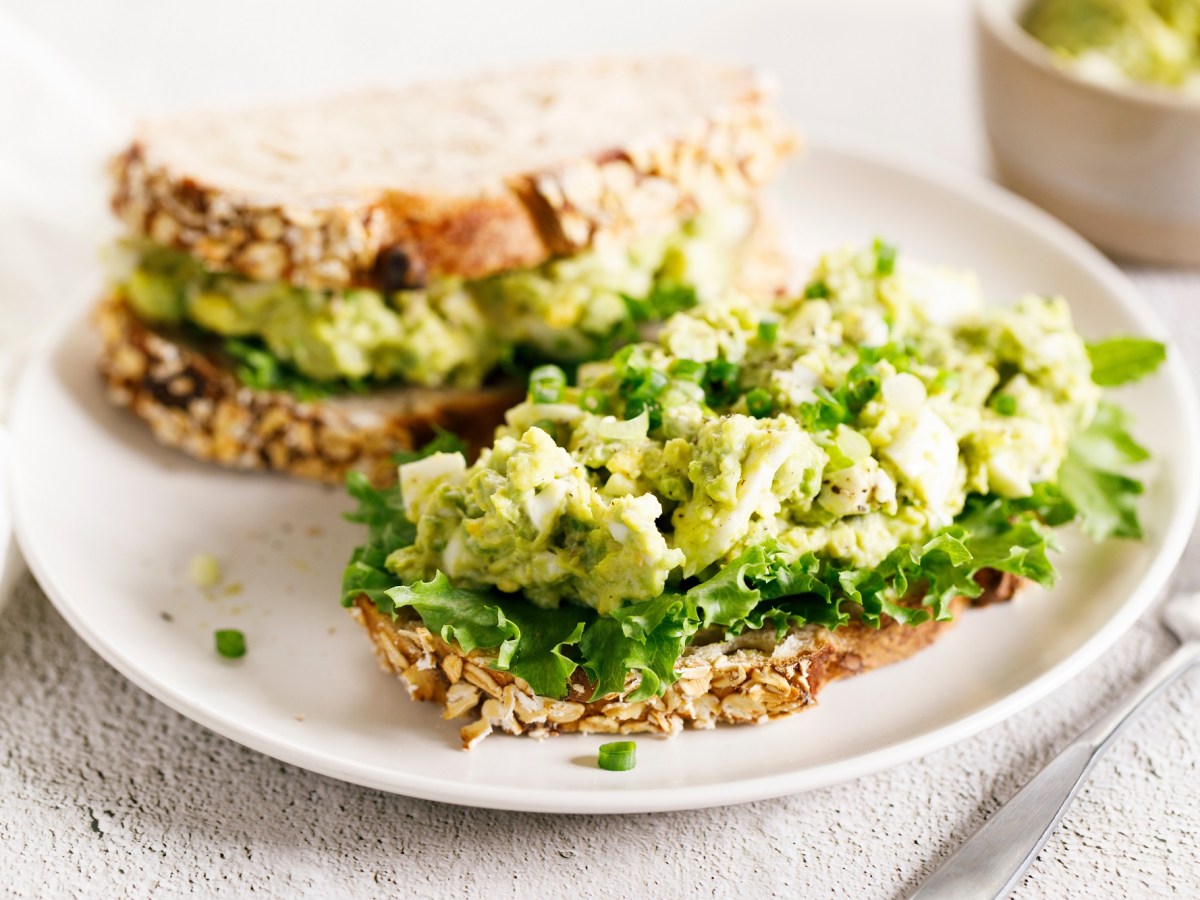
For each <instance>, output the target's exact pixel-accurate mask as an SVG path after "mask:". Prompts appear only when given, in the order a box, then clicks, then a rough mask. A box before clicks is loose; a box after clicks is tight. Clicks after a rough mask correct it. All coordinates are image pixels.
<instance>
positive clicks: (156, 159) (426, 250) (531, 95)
mask: <svg viewBox="0 0 1200 900" xmlns="http://www.w3.org/2000/svg"><path fill="white" fill-rule="evenodd" d="M794 143H795V142H794V139H793V136H792V134H791V132H790V131H789V130H788V128H787V127H786V126H785V125H784V124H783V123H782V121H781V120H780V118H779V116H778V114H777V112H776V111H775V109H774V107H773V105H772V94H771V91H770V90H769V89H768V87H767V86H765V85H764V82H763V81H762V79H760V78H759V76H757V75H756V74H754V73H752V72H748V71H745V70H741V69H734V68H729V67H725V66H719V65H713V64H708V63H703V62H698V61H695V60H686V59H659V60H641V61H630V60H625V61H588V62H574V63H558V64H553V65H545V66H541V67H536V68H530V69H524V70H516V71H511V72H507V73H501V74H490V75H485V76H478V77H475V78H471V79H466V80H461V81H455V82H447V83H442V84H420V85H413V86H409V87H405V88H403V89H397V90H377V91H368V92H361V93H357V94H349V95H344V96H340V97H334V98H331V99H329V100H327V101H323V102H314V103H308V104H303V105H294V106H278V107H273V108H264V109H251V110H245V111H240V112H214V113H193V114H190V115H188V116H186V117H181V118H177V119H174V120H169V121H163V122H159V123H156V124H151V125H148V126H146V127H145V128H144V129H143V131H142V132H141V134H140V135H139V136H138V137H137V139H136V140H135V141H134V142H133V143H132V144H131V145H130V147H129V148H128V149H127V150H126V151H125V152H124V153H123V154H122V155H121V156H120V157H118V159H117V160H116V161H115V163H114V166H113V173H114V179H115V189H114V193H113V198H112V203H113V208H114V210H115V211H116V212H117V214H118V215H119V216H120V218H121V220H122V221H123V223H124V224H125V226H126V229H127V235H126V237H125V239H124V241H123V244H122V253H121V254H120V256H121V257H122V258H123V259H124V261H125V263H124V267H123V271H122V272H121V273H120V274H119V275H118V277H117V279H116V283H115V284H114V286H113V288H112V290H111V291H110V294H109V296H108V297H107V298H106V299H105V300H104V301H103V303H102V305H101V307H100V310H99V313H98V317H99V322H100V325H101V332H102V335H103V340H104V349H103V354H102V360H101V369H102V371H103V373H104V377H105V379H106V381H107V383H108V387H109V393H110V396H111V397H112V398H113V399H114V400H115V401H116V402H117V403H120V404H122V405H126V406H129V407H130V408H132V410H133V411H134V412H135V413H136V414H137V415H138V416H140V417H141V418H143V419H145V420H146V421H147V422H149V424H150V425H151V427H152V428H153V430H154V433H155V435H156V436H157V438H158V439H159V440H160V441H162V442H163V443H166V444H169V445H172V446H176V447H180V448H182V449H184V450H186V451H187V452H189V453H191V454H192V455H194V456H197V457H201V458H204V459H211V460H215V461H217V462H220V463H224V464H227V465H232V466H238V467H243V468H272V469H277V470H282V471H286V472H289V473H292V474H296V475H302V476H307V477H311V478H317V479H321V480H326V481H341V480H342V479H343V478H344V476H345V473H346V472H347V471H349V470H356V471H363V472H366V473H367V474H368V475H369V476H370V477H371V478H373V479H375V480H377V481H382V480H386V479H388V478H394V476H395V468H394V465H393V463H392V454H393V453H395V452H396V451H397V450H400V449H404V448H412V447H413V446H417V445H420V444H421V443H424V442H425V441H426V440H427V439H428V438H430V437H431V436H432V435H433V434H434V430H435V426H442V427H446V428H449V429H452V430H455V431H457V432H459V433H467V434H468V435H470V436H480V435H486V436H488V437H490V435H491V432H492V430H493V429H494V427H495V426H496V425H497V424H498V423H499V422H500V421H501V417H502V414H503V411H504V410H505V409H506V408H507V407H509V406H511V405H512V404H513V403H515V402H517V401H518V400H519V399H520V398H521V396H522V395H523V392H524V386H523V384H522V383H521V382H520V380H519V379H513V378H509V377H506V376H505V373H506V372H511V371H513V369H514V367H515V368H516V369H517V370H518V371H523V370H524V369H526V368H527V367H528V365H530V364H536V363H540V362H548V361H552V362H557V363H561V364H564V365H573V364H575V363H578V362H580V361H581V360H587V359H592V358H597V357H604V356H607V355H608V354H609V353H611V351H612V349H613V348H614V347H616V346H619V345H620V344H621V343H625V342H628V341H629V340H630V339H632V338H636V336H637V333H638V329H639V327H640V326H642V325H644V324H645V323H647V322H654V321H658V320H661V319H663V318H665V317H666V316H667V315H669V314H671V313H673V312H675V311H677V310H679V309H683V308H687V307H689V306H692V305H694V304H696V303H698V302H705V301H707V300H710V299H713V298H717V297H720V296H722V295H723V294H724V293H725V291H726V290H727V289H728V288H729V287H730V285H731V284H732V283H733V282H734V281H735V280H737V281H738V282H739V287H741V288H743V289H745V290H748V291H750V292H752V293H755V292H764V293H770V292H771V291H772V290H773V289H774V288H775V287H776V286H777V285H778V284H779V283H781V279H782V277H783V270H782V266H781V256H780V254H779V253H778V250H777V248H776V246H775V243H774V241H773V240H772V239H771V237H770V235H769V229H764V228H763V227H761V226H762V222H761V221H760V215H759V210H758V194H759V189H760V187H761V186H762V185H763V184H764V183H765V182H766V181H768V180H769V179H770V177H771V176H772V175H773V174H774V173H775V171H776V170H777V168H778V166H779V164H780V163H781V161H782V160H783V159H784V158H785V157H786V156H787V155H788V154H789V153H790V152H791V151H792V150H793V148H794Z"/></svg>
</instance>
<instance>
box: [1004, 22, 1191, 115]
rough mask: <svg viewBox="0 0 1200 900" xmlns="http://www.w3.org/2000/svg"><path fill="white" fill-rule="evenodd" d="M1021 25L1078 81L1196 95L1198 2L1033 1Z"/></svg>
mask: <svg viewBox="0 0 1200 900" xmlns="http://www.w3.org/2000/svg"><path fill="white" fill-rule="evenodd" d="M1023 24H1024V27H1025V29H1026V30H1027V31H1028V32H1029V33H1030V34H1032V35H1033V36H1034V37H1035V38H1037V39H1038V40H1039V41H1041V42H1042V43H1044V44H1045V45H1046V46H1048V47H1049V48H1050V49H1051V50H1053V51H1054V52H1055V54H1057V56H1058V57H1059V58H1060V59H1061V60H1062V61H1063V62H1064V64H1065V65H1066V66H1067V67H1068V68H1069V69H1070V70H1071V71H1073V72H1075V73H1076V74H1078V75H1080V76H1082V77H1085V78H1090V79H1092V80H1094V81H1097V82H1100V83H1103V84H1118V85H1119V84H1123V83H1128V82H1130V81H1135V82H1142V83H1144V84H1151V85H1158V86H1161V87H1166V88H1171V89H1174V90H1179V91H1182V92H1183V93H1184V94H1186V95H1188V96H1193V97H1200V0H1037V2H1035V3H1033V4H1032V5H1031V6H1030V8H1029V10H1028V12H1026V13H1025V16H1024V19H1023Z"/></svg>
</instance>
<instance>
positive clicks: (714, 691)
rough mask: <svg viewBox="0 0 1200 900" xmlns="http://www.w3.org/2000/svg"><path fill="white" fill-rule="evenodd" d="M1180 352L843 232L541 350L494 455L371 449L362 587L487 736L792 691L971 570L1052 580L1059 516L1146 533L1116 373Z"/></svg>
mask: <svg viewBox="0 0 1200 900" xmlns="http://www.w3.org/2000/svg"><path fill="white" fill-rule="evenodd" d="M1164 354H1165V351H1164V348H1163V346H1162V345H1161V344H1159V343H1156V342H1154V341H1150V340H1143V339H1137V338H1115V339H1112V340H1107V341H1102V342H1099V343H1091V344H1089V343H1087V342H1085V341H1084V339H1083V338H1082V337H1081V336H1080V335H1079V334H1078V333H1077V332H1076V331H1075V330H1074V328H1073V327H1072V322H1071V315H1070V310H1069V308H1068V306H1067V303H1066V301H1065V300H1063V299H1061V298H1058V297H1046V296H1032V295H1031V296H1026V297H1024V298H1022V299H1020V300H1019V301H1018V302H1017V303H1015V304H1014V305H1012V306H1007V307H1001V306H990V305H986V304H985V303H984V300H983V296H982V294H981V292H980V289H979V287H978V285H977V283H976V281H975V279H974V277H973V276H971V275H969V274H964V273H958V272H952V271H947V270H940V269H934V268H930V267H927V266H923V265H920V264H917V263H915V262H912V261H909V260H907V259H906V258H903V257H902V256H900V255H899V254H898V253H897V251H896V249H895V248H894V247H892V246H891V245H889V244H886V243H884V242H880V241H877V242H876V243H875V244H874V245H873V246H869V247H866V248H862V249H844V250H839V251H837V252H833V253H830V254H828V255H826V256H825V257H824V258H822V259H821V260H820V262H819V264H818V265H817V266H816V268H815V269H814V270H813V272H812V275H811V278H810V280H809V282H808V284H807V287H806V288H805V289H804V290H803V292H802V293H801V294H800V295H799V296H795V297H792V298H791V299H788V300H785V301H779V302H777V303H776V304H775V305H774V306H772V307H770V308H764V307H763V306H758V305H750V304H743V303H741V302H739V301H737V300H731V301H729V302H725V303H710V304H705V305H703V306H700V307H697V308H695V309H693V310H689V311H685V312H681V313H679V314H677V315H675V316H673V317H672V318H671V319H670V320H669V321H667V322H666V324H665V325H664V326H663V327H662V329H661V330H660V332H659V333H658V335H657V336H656V339H655V340H654V341H652V342H643V343H637V344H631V345H629V346H626V347H624V348H622V349H621V350H619V351H618V352H617V353H616V354H615V355H613V356H612V357H611V358H609V359H607V360H605V361H602V362H590V363H586V364H584V365H581V366H579V367H578V370H577V372H576V373H575V374H574V377H573V378H568V377H567V375H566V373H564V371H563V370H561V369H559V368H557V367H555V366H543V367H540V368H538V369H536V370H535V371H534V372H533V375H532V377H531V379H530V383H529V392H528V397H527V399H526V400H525V402H523V403H521V404H520V405H518V406H516V407H515V408H513V409H511V410H510V411H509V412H508V415H507V419H506V424H505V425H503V426H502V427H501V428H500V429H499V430H498V432H497V434H496V438H495V442H494V444H493V446H492V447H491V448H490V449H487V450H485V451H484V452H483V453H482V455H481V456H480V457H479V459H478V460H477V461H475V462H474V463H470V462H468V460H467V459H466V458H465V457H464V455H463V454H462V453H461V452H458V451H457V450H456V449H455V447H454V446H453V440H452V439H451V437H450V436H449V435H443V436H442V437H441V438H439V439H438V440H437V441H436V442H435V443H434V444H433V445H432V446H430V447H429V448H427V450H426V452H424V453H423V454H417V455H412V456H410V457H408V458H406V459H405V460H404V461H403V462H402V464H401V465H400V467H399V483H398V484H397V485H396V486H395V487H393V488H388V489H384V490H376V489H374V488H372V487H371V486H370V484H369V483H368V482H367V480H366V479H365V478H362V477H358V476H352V477H351V480H350V482H349V488H350V492H351V493H352V494H353V496H354V497H355V498H357V500H358V503H359V507H358V509H357V511H356V512H354V513H352V514H351V518H352V520H353V521H357V522H361V523H363V524H364V525H366V526H367V528H368V529H369V537H368V539H367V541H366V543H365V544H364V545H363V546H361V547H359V548H358V549H357V550H356V551H355V552H354V555H353V558H352V561H351V562H350V565H349V567H348V568H347V570H346V573H345V580H344V586H343V587H344V591H343V602H344V604H345V605H346V606H349V607H353V609H354V612H355V613H356V615H357V616H358V617H359V618H360V619H363V620H364V621H365V623H366V624H367V627H368V630H369V631H370V632H371V635H372V638H373V639H374V640H375V643H376V645H377V647H378V648H379V650H380V658H381V660H383V662H384V665H385V667H387V668H390V669H392V670H393V671H395V672H396V673H397V674H399V675H401V676H402V678H403V679H404V680H405V681H406V682H407V684H408V686H409V688H410V691H411V692H412V693H413V695H414V696H415V697H418V698H420V699H435V700H439V701H442V702H444V703H445V704H446V705H447V715H457V714H463V713H466V712H469V711H472V710H479V712H480V718H479V720H478V721H477V722H476V723H475V724H473V725H471V726H468V728H466V729H464V735H463V736H464V741H466V743H467V744H468V745H470V744H471V743H473V742H474V741H475V740H476V739H478V737H480V736H481V735H483V734H486V733H487V732H488V731H490V730H491V729H492V727H493V726H499V727H502V728H503V730H505V731H509V732H513V733H522V732H523V731H531V732H533V733H545V732H547V731H555V730H565V731H601V732H603V731H608V732H631V731H663V732H667V733H670V732H673V731H676V730H678V729H679V728H680V727H682V724H684V723H691V724H694V725H698V726H701V727H703V726H707V725H711V724H713V723H714V722H716V721H733V722H739V721H741V722H744V721H762V720H764V719H766V718H770V717H773V716H776V715H782V714H785V713H787V712H792V711H795V710H797V709H801V708H803V707H804V706H805V705H808V704H809V703H811V702H812V697H813V695H814V694H815V691H816V689H817V688H818V687H819V686H820V684H821V682H822V680H828V679H831V678H836V677H839V676H840V675H842V674H849V673H850V672H852V671H856V670H857V669H858V668H867V667H870V665H873V664H876V663H878V662H886V661H889V660H890V659H895V658H900V657H901V656H903V655H906V654H908V653H911V652H913V651H914V650H915V649H918V648H919V646H921V645H922V643H927V642H928V638H918V637H917V636H918V635H926V634H932V633H934V632H935V631H936V630H937V629H938V628H939V627H940V624H939V623H942V622H944V621H946V620H948V619H950V618H951V617H952V615H953V613H954V611H955V610H956V609H959V608H962V605H963V598H967V599H968V600H969V599H971V598H980V597H981V595H985V594H987V593H988V592H989V591H992V593H993V594H995V591H994V590H993V589H994V588H995V586H996V584H997V583H999V582H1004V583H1006V584H1007V585H1008V589H1007V593H1008V594H1011V592H1012V587H1013V585H1014V584H1015V583H1017V582H1018V581H1023V580H1028V581H1032V582H1035V583H1037V584H1041V585H1050V584H1051V583H1052V582H1053V581H1054V578H1055V569H1054V566H1053V563H1052V561H1051V558H1050V552H1051V551H1052V550H1054V549H1055V548H1056V542H1055V537H1054V531H1053V529H1054V528H1056V527H1058V526H1062V525H1065V524H1066V523H1068V522H1072V521H1073V522H1076V523H1077V524H1078V526H1079V527H1080V528H1081V529H1082V530H1083V531H1084V532H1085V533H1086V534H1088V535H1089V536H1091V537H1092V538H1094V539H1096V540H1104V539H1106V538H1110V537H1120V538H1136V537H1139V536H1140V533H1141V532H1140V528H1139V524H1138V519H1137V515H1136V509H1135V501H1136V498H1137V495H1138V494H1139V493H1140V492H1141V490H1142V486H1141V484H1140V483H1139V482H1138V481H1136V480H1134V479H1133V478H1131V477H1129V476H1128V475H1126V474H1124V473H1123V471H1122V469H1123V468H1124V467H1125V466H1126V465H1127V464H1131V463H1136V462H1139V461H1141V460H1143V459H1145V458H1146V456H1147V452H1146V451H1145V450H1144V449H1143V448H1142V447H1141V446H1140V445H1139V444H1138V443H1137V442H1136V441H1135V440H1134V439H1133V437H1132V436H1131V435H1130V434H1129V431H1128V424H1127V420H1126V416H1125V414H1124V413H1123V412H1122V411H1121V410H1120V409H1119V408H1118V407H1117V406H1115V405H1113V404H1112V403H1111V402H1110V401H1109V400H1106V399H1105V398H1104V394H1103V389H1104V388H1105V387H1108V386H1112V385H1117V384H1122V383H1124V382H1127V381H1131V380H1134V379H1136V378H1139V377H1141V376H1143V375H1146V374H1148V373H1149V372H1151V371H1153V370H1154V369H1155V368H1156V367H1157V365H1158V364H1159V363H1160V362H1161V361H1162V359H1163V358H1164ZM984 599H1004V596H999V597H997V596H990V597H984ZM882 633H886V634H887V635H888V641H887V643H886V646H885V645H884V644H883V643H881V642H880V641H879V640H878V639H877V638H876V637H874V635H876V634H882ZM909 635H912V637H909ZM855 660H857V662H855ZM856 667H857V668H856Z"/></svg>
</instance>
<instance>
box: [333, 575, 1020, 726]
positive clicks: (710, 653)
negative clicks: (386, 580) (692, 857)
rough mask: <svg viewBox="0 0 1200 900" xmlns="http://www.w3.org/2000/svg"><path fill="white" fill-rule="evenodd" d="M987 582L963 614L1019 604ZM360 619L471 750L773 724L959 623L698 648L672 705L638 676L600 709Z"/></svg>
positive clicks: (410, 628)
mask: <svg viewBox="0 0 1200 900" xmlns="http://www.w3.org/2000/svg"><path fill="white" fill-rule="evenodd" d="M978 581H979V582H980V584H981V585H982V586H983V588H984V591H983V594H982V595H981V596H980V597H978V598H977V599H975V600H974V601H973V602H971V603H970V604H969V602H968V601H967V600H966V599H965V598H962V597H959V598H957V599H956V600H955V601H954V602H953V610H954V614H955V618H957V617H958V615H959V614H961V613H962V612H964V611H965V610H966V609H967V608H968V605H974V606H985V605H987V604H989V603H995V602H1000V601H1004V600H1009V599H1011V598H1012V596H1013V595H1014V594H1015V593H1016V592H1017V590H1018V589H1019V588H1020V585H1021V581H1020V579H1018V578H1016V577H1014V576H1011V575H1007V574H1002V573H999V572H994V571H990V570H989V571H984V572H980V573H979V576H978ZM350 614H351V615H352V616H353V617H354V618H355V619H356V620H357V621H358V622H359V623H360V624H362V625H363V626H364V627H365V628H366V631H367V634H368V635H369V637H370V639H371V643H372V644H373V645H374V648H375V654H376V656H377V657H378V659H379V664H380V666H382V668H383V669H384V671H387V672H390V673H392V674H394V675H396V676H398V677H399V679H400V680H401V682H402V683H403V684H404V686H405V687H406V688H407V689H408V692H409V695H410V696H411V697H412V698H413V699H414V700H430V701H433V702H435V703H440V704H442V705H443V706H444V713H443V715H444V717H445V718H447V719H452V718H458V717H460V716H470V717H472V721H471V722H470V723H469V724H467V725H465V726H463V728H462V732H461V736H462V741H463V748H464V749H468V750H469V749H471V748H472V747H473V746H475V744H477V743H478V742H479V741H481V740H483V738H485V737H487V736H488V735H489V734H491V733H492V731H493V730H496V729H499V730H500V731H502V732H506V733H508V734H528V735H533V736H535V737H541V736H545V735H548V734H552V733H564V732H587V733H595V734H636V733H639V732H657V733H659V734H664V735H672V734H676V733H678V732H679V731H681V730H682V729H683V727H684V725H690V726H691V727H693V728H712V727H713V726H715V725H716V724H717V723H718V722H726V723H730V724H749V723H754V724H761V723H763V722H766V721H768V720H770V719H775V718H780V717H782V716H787V715H791V714H792V713H796V712H800V711H802V710H804V709H806V708H807V707H809V706H812V705H813V704H815V703H816V698H817V693H818V692H819V691H820V690H821V688H822V687H824V686H825V685H826V684H828V683H829V682H831V681H835V680H836V679H838V678H844V677H846V676H849V675H856V674H858V673H860V672H865V671H868V670H869V669H873V668H876V667H878V666H882V665H886V664H888V663H892V662H897V661H899V660H902V659H906V658H908V657H909V656H912V655H913V654H914V653H916V652H917V651H919V650H921V649H923V648H925V647H927V646H929V645H930V644H932V643H933V642H934V641H935V640H937V638H938V637H940V636H941V635H942V634H944V633H945V631H946V630H947V629H948V628H949V627H950V626H951V625H952V624H953V621H946V622H925V623H923V624H921V625H899V624H897V623H896V622H894V621H892V620H891V619H886V620H885V622H884V624H883V625H882V626H881V627H880V628H879V629H878V630H876V629H873V628H869V627H867V626H865V625H863V624H862V623H861V622H851V623H850V624H848V625H846V626H845V627H843V628H839V629H837V630H836V631H829V630H828V629H826V628H822V627H820V626H817V625H806V626H803V627H801V628H793V629H792V630H791V631H790V632H788V634H787V635H786V636H785V637H784V638H783V640H779V639H778V638H777V637H776V635H775V631H774V629H766V630H763V631H757V632H749V633H746V634H743V635H741V636H739V637H738V638H736V639H734V640H732V641H720V640H719V639H715V640H713V641H712V642H710V643H693V645H692V646H691V647H690V648H689V649H688V650H687V651H685V653H684V655H683V657H682V658H681V659H680V661H679V666H678V668H677V671H678V672H679V680H678V681H676V682H675V683H674V684H672V685H670V686H669V687H668V688H667V689H666V691H665V692H664V693H663V695H662V696H661V697H655V698H651V699H650V700H645V701H638V702H630V701H628V700H626V699H625V696H626V695H627V694H628V693H629V692H630V691H632V690H633V688H634V687H635V686H636V684H637V680H636V678H635V677H634V676H632V675H631V676H630V677H629V680H628V681H627V682H626V690H625V693H624V694H621V695H615V694H610V695H609V696H607V697H602V698H600V699H598V700H594V701H591V702H589V701H588V700H587V698H588V697H589V696H590V695H591V685H590V684H589V683H588V682H587V680H586V678H585V677H584V676H583V674H582V673H581V672H580V671H578V670H577V672H576V676H575V679H574V680H573V682H572V685H571V693H570V696H569V697H568V698H567V699H564V700H554V699H550V698H546V697H539V696H537V695H536V694H534V693H533V691H532V690H531V689H530V688H529V685H528V684H526V683H525V682H524V681H523V680H521V679H520V678H514V677H513V676H512V675H509V674H508V673H506V672H497V671H494V670H492V669H489V668H488V667H487V666H488V663H489V662H490V661H491V660H492V659H493V658H494V657H493V656H491V655H489V654H488V653H487V652H485V651H480V650H474V651H472V652H471V653H467V654H464V653H463V652H462V651H461V649H459V648H458V647H457V646H454V645H451V644H448V643H446V641H444V640H442V639H441V638H440V637H438V636H437V635H435V634H433V633H431V632H430V631H429V629H428V628H426V627H425V626H424V625H423V624H422V622H421V620H420V618H418V617H417V616H416V615H415V614H413V613H411V612H407V613H406V611H404V610H402V611H401V613H400V616H399V617H398V618H397V619H396V620H395V621H393V620H392V619H391V617H390V616H386V615H384V614H382V613H380V612H379V610H378V609H377V608H376V607H375V605H374V604H373V603H371V601H370V600H368V599H367V598H366V597H360V598H359V599H358V601H357V603H356V605H355V606H353V607H351V608H350ZM718 637H719V636H718Z"/></svg>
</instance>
